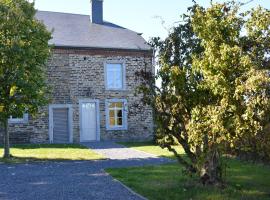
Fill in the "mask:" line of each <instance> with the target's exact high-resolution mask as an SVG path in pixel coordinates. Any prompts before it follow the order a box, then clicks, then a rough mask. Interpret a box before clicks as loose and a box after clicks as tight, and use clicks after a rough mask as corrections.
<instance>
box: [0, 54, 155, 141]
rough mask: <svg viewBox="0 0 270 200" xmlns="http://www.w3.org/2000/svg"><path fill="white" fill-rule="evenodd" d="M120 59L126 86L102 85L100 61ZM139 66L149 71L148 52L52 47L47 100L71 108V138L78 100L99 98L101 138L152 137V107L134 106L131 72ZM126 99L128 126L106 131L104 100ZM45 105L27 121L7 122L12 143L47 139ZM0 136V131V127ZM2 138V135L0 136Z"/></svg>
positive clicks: (76, 137) (76, 135) (137, 98)
mask: <svg viewBox="0 0 270 200" xmlns="http://www.w3.org/2000/svg"><path fill="white" fill-rule="evenodd" d="M110 61H123V62H124V63H125V66H126V89H125V90H124V91H107V90H106V89H105V74H104V73H105V71H104V62H110ZM141 69H144V70H148V71H153V66H152V54H151V52H143V51H124V50H122V51H121V50H119V51H113V50H72V49H55V50H54V52H53V54H52V56H51V58H50V60H49V61H48V83H49V85H50V86H51V87H52V101H51V104H71V105H72V110H73V138H74V142H79V141H80V122H79V100H80V99H96V100H99V101H100V134H101V140H116V141H141V140H150V139H152V137H153V118H152V109H151V108H150V107H148V106H145V107H143V109H141V108H138V107H136V104H137V103H139V102H140V98H141V97H140V96H135V95H134V93H135V89H136V88H137V86H139V85H140V82H139V80H138V79H136V76H135V72H136V71H139V70H141ZM106 99H126V100H127V102H128V120H127V121H128V130H124V131H123V130H122V131H107V130H106V115H105V100H106ZM48 110H49V108H48V106H45V107H44V108H42V109H41V110H40V113H39V114H38V115H37V116H36V117H30V119H29V122H28V123H27V124H16V125H14V124H12V125H10V132H11V140H12V142H13V143H21V142H24V143H28V142H31V143H45V142H49V133H48V132H49V131H48V123H49V117H48ZM0 137H1V131H0ZM1 138H2V137H1Z"/></svg>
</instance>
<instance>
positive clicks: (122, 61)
mask: <svg viewBox="0 0 270 200" xmlns="http://www.w3.org/2000/svg"><path fill="white" fill-rule="evenodd" d="M107 64H121V65H122V81H123V87H122V88H108V84H107V83H108V80H107ZM104 82H105V90H106V91H124V90H126V62H125V61H124V60H112V61H106V62H104Z"/></svg>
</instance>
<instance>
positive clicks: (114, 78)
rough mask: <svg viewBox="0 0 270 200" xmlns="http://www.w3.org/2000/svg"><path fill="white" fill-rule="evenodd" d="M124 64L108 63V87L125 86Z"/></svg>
mask: <svg viewBox="0 0 270 200" xmlns="http://www.w3.org/2000/svg"><path fill="white" fill-rule="evenodd" d="M122 68H123V67H122V64H107V87H108V88H112V89H121V88H123V80H122V79H123V70H122Z"/></svg>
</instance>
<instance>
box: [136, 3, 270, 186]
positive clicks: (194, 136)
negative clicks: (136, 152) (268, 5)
mask: <svg viewBox="0 0 270 200" xmlns="http://www.w3.org/2000/svg"><path fill="white" fill-rule="evenodd" d="M239 8H240V5H239V4H236V3H234V2H229V3H224V4H212V5H211V7H210V8H207V9H205V8H203V7H200V6H199V5H197V4H195V5H194V6H193V7H192V8H190V9H189V12H188V14H187V15H184V16H183V22H182V23H181V24H180V25H179V26H178V27H175V28H174V29H173V30H172V32H171V33H170V34H169V36H168V37H167V38H166V39H165V40H164V41H161V40H159V39H158V38H155V39H154V40H153V41H152V44H153V46H154V47H155V49H156V52H157V54H158V65H159V71H158V73H157V75H156V76H155V77H153V76H151V75H149V73H147V72H141V73H140V74H139V75H141V77H142V79H143V80H144V81H145V82H144V85H143V86H142V87H140V91H141V92H142V93H143V94H144V98H143V101H144V102H145V103H148V104H150V105H152V106H153V108H154V111H155V121H156V126H157V131H156V132H157V139H158V143H159V144H160V145H161V146H162V147H163V148H165V147H166V148H168V149H169V150H170V151H171V152H173V153H174V154H175V155H176V157H177V158H178V161H179V162H180V163H181V164H183V165H184V166H185V168H186V169H187V170H188V171H189V172H193V173H194V172H195V173H197V174H199V175H200V177H201V181H202V182H203V183H206V184H215V183H220V182H222V178H223V169H224V163H222V160H221V155H222V154H223V153H225V151H226V150H227V149H228V148H229V147H231V148H232V147H233V148H234V150H235V149H236V148H238V150H239V151H243V150H247V149H249V150H250V149H252V148H253V147H251V146H250V145H249V144H251V143H249V142H250V141H252V142H255V143H256V144H258V142H256V141H255V140H256V137H257V136H258V135H260V136H261V138H263V139H262V140H264V144H269V137H266V136H265V135H266V134H268V133H265V132H264V131H263V130H264V127H265V126H266V125H267V124H268V123H269V116H268V115H267V113H269V109H270V101H269V94H270V93H269V86H270V85H269V83H270V79H269V63H270V61H269V56H268V55H269V44H270V43H269V38H270V37H269V28H270V23H269V19H270V18H269V11H267V10H265V9H262V8H258V9H253V10H251V11H250V12H247V13H239ZM154 79H156V80H159V81H160V82H161V85H160V86H159V87H157V86H155V85H154V81H153V80H154ZM175 141H177V143H179V144H180V145H181V146H182V147H183V149H184V150H185V152H186V154H187V157H188V158H189V159H188V160H186V159H184V158H183V157H182V156H181V155H179V154H178V153H177V152H176V151H175V149H174V147H173V144H174V143H175ZM263 146H264V147H265V145H263ZM264 147H262V146H261V147H260V151H263V148H264ZM252 151H254V149H253V150H252ZM255 151H258V145H257V146H256V149H255ZM264 154H265V153H264ZM268 155H270V152H269V154H268Z"/></svg>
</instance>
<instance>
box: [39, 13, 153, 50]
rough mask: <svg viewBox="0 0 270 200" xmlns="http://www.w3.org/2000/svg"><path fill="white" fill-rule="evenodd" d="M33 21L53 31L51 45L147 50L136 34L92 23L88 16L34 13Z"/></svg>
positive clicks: (108, 25)
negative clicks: (41, 23)
mask: <svg viewBox="0 0 270 200" xmlns="http://www.w3.org/2000/svg"><path fill="white" fill-rule="evenodd" d="M36 18H37V19H38V20H40V21H42V22H43V23H44V24H45V25H46V27H47V29H48V30H49V31H51V30H53V39H52V40H51V41H50V44H54V45H55V46H61V47H81V48H109V49H131V50H150V47H149V46H148V45H147V44H146V41H145V40H144V39H143V37H142V36H141V35H140V34H138V33H136V32H134V31H131V30H128V29H126V28H123V27H120V26H118V25H115V24H112V23H109V22H104V23H103V24H102V25H101V24H93V23H91V21H90V16H89V15H79V14H69V13H58V12H48V11H38V12H37V14H36Z"/></svg>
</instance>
